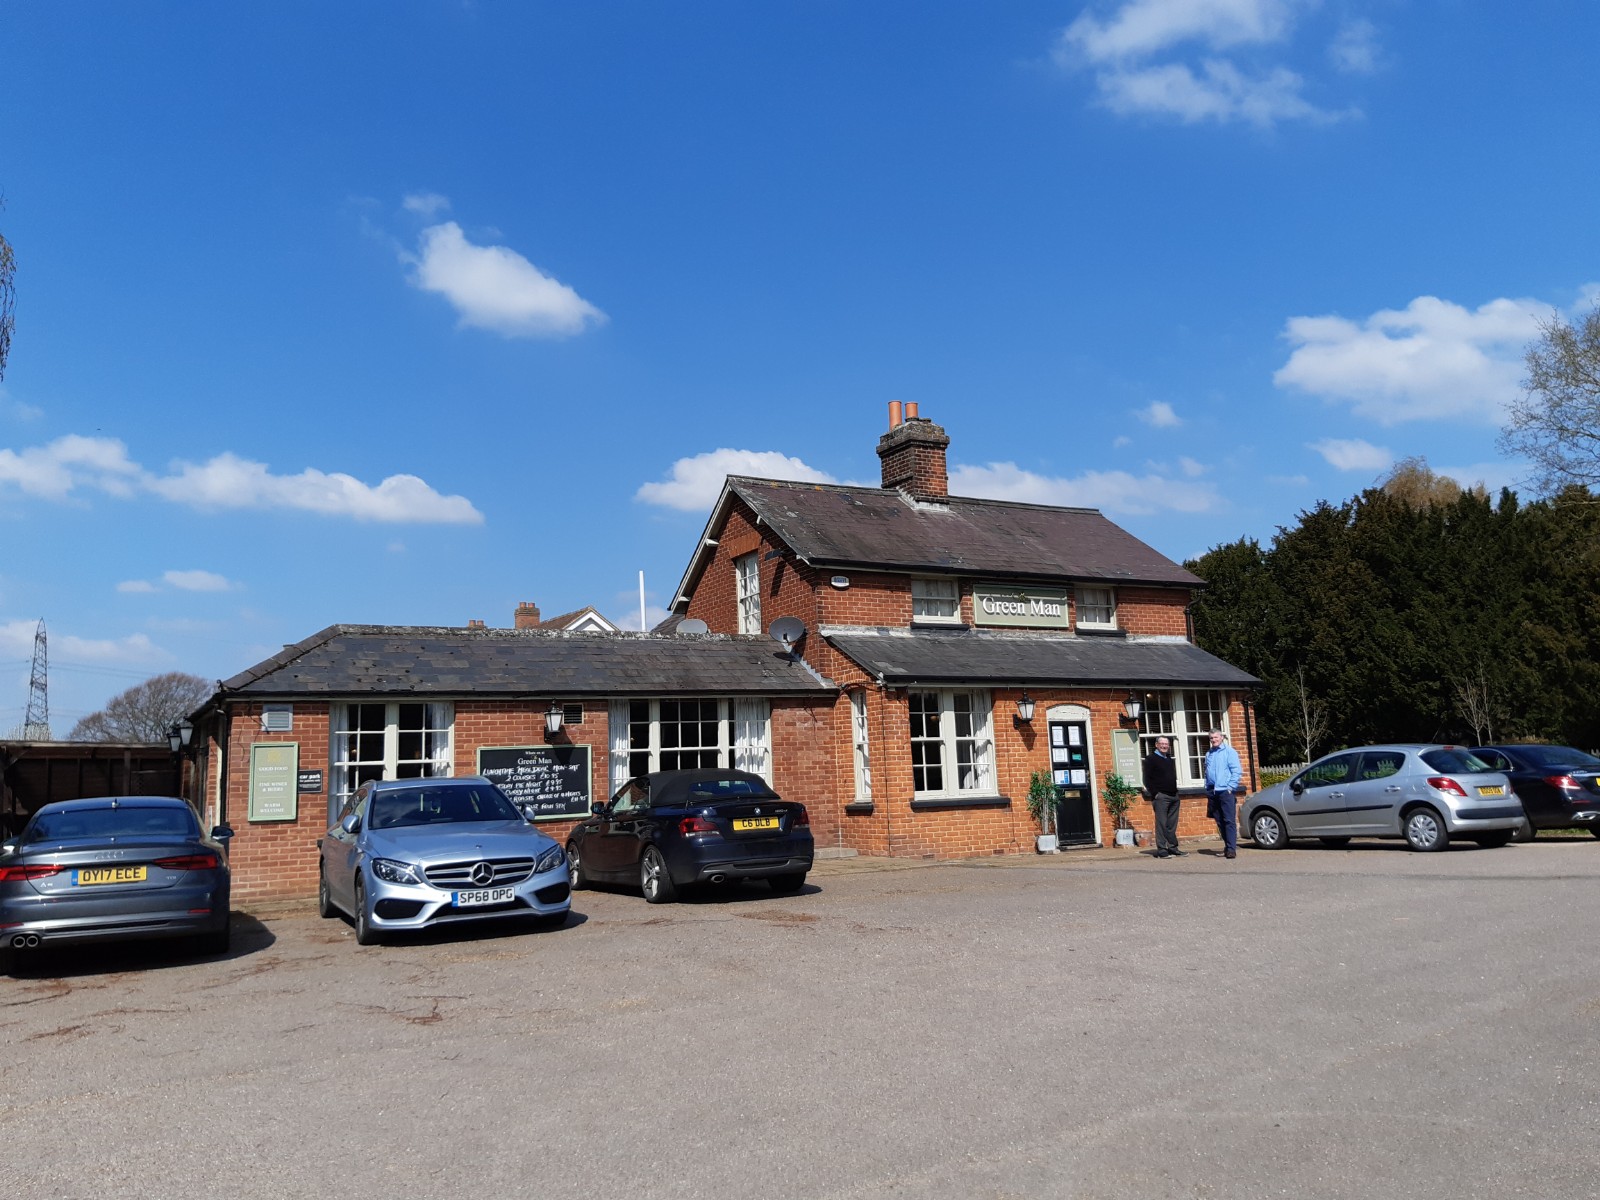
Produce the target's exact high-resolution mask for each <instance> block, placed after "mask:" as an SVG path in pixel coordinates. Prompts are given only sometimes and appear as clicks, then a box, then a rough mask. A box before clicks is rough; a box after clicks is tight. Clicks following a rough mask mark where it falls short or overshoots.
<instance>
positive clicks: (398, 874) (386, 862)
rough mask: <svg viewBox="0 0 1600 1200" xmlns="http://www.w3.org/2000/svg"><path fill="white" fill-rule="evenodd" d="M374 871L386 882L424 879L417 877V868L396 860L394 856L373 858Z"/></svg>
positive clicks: (416, 881)
mask: <svg viewBox="0 0 1600 1200" xmlns="http://www.w3.org/2000/svg"><path fill="white" fill-rule="evenodd" d="M372 873H373V874H374V875H376V876H377V877H378V878H379V879H381V880H383V881H384V882H385V883H416V884H420V883H421V882H422V880H420V879H418V878H417V869H416V868H415V867H413V866H412V865H411V864H410V863H403V862H396V861H395V860H394V859H392V858H375V859H373V860H372Z"/></svg>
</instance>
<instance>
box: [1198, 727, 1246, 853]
mask: <svg viewBox="0 0 1600 1200" xmlns="http://www.w3.org/2000/svg"><path fill="white" fill-rule="evenodd" d="M1243 778H1244V768H1243V767H1242V766H1240V764H1239V752H1238V751H1237V750H1235V749H1234V748H1233V747H1232V746H1230V745H1228V738H1227V735H1226V734H1224V733H1223V732H1222V730H1220V729H1213V730H1212V731H1211V749H1210V750H1208V751H1206V816H1208V817H1210V818H1211V819H1212V820H1214V821H1215V822H1216V823H1217V834H1218V836H1220V837H1221V838H1222V855H1223V857H1224V858H1237V857H1238V856H1239V802H1238V801H1237V800H1236V799H1235V798H1234V793H1235V792H1237V791H1238V790H1239V781H1240V780H1241V779H1243Z"/></svg>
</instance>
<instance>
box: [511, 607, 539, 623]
mask: <svg viewBox="0 0 1600 1200" xmlns="http://www.w3.org/2000/svg"><path fill="white" fill-rule="evenodd" d="M514 616H515V619H516V626H515V627H516V628H517V629H537V628H539V606H538V605H537V604H535V603H534V602H533V601H531V600H524V601H523V602H522V603H521V604H519V605H517V611H516V613H515V614H514Z"/></svg>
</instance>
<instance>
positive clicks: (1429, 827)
mask: <svg viewBox="0 0 1600 1200" xmlns="http://www.w3.org/2000/svg"><path fill="white" fill-rule="evenodd" d="M1240 818H1241V822H1242V824H1243V825H1244V828H1246V829H1247V830H1249V831H1250V837H1251V840H1253V841H1254V842H1255V844H1256V845H1257V846H1259V847H1261V848H1262V849H1263V850H1278V849H1281V848H1282V847H1284V846H1286V845H1288V844H1289V839H1290V838H1308V837H1314V838H1317V839H1319V840H1320V841H1322V842H1324V843H1325V844H1329V845H1335V846H1342V845H1344V844H1345V843H1347V842H1349V840H1350V839H1351V838H1353V837H1377V838H1404V839H1405V841H1406V844H1407V845H1408V846H1410V847H1411V849H1413V850H1443V849H1444V848H1445V847H1447V846H1448V845H1449V844H1450V839H1451V838H1452V837H1463V838H1469V839H1471V840H1472V841H1474V842H1477V843H1478V845H1480V846H1484V847H1493V846H1504V845H1505V844H1506V843H1507V842H1509V841H1510V840H1511V835H1512V834H1513V833H1514V832H1515V831H1516V829H1517V827H1518V826H1519V825H1520V824H1521V823H1522V804H1521V802H1520V801H1519V800H1518V799H1517V798H1516V796H1515V795H1514V794H1513V793H1512V791H1511V783H1510V780H1508V779H1507V778H1506V777H1505V776H1504V775H1502V774H1500V773H1499V772H1498V771H1495V770H1494V769H1493V768H1492V767H1490V766H1489V764H1488V763H1486V762H1484V761H1483V760H1482V759H1479V758H1476V757H1474V756H1473V754H1472V752H1471V751H1470V750H1467V749H1465V748H1463V747H1461V746H1434V745H1422V746H1418V745H1394V746H1358V747H1356V748H1354V749H1350V750H1340V751H1338V752H1337V753H1334V754H1329V755H1326V756H1325V757H1323V758H1319V759H1318V760H1317V761H1316V762H1314V763H1312V764H1311V765H1310V766H1308V767H1306V768H1305V769H1304V770H1302V771H1300V772H1298V773H1297V774H1295V775H1294V776H1293V777H1291V778H1289V779H1286V780H1285V781H1284V782H1282V783H1276V784H1273V785H1272V786H1271V787H1267V788H1263V789H1262V790H1261V791H1259V792H1256V793H1254V794H1252V795H1250V796H1247V797H1245V799H1244V800H1243V801H1242V802H1241V803H1240Z"/></svg>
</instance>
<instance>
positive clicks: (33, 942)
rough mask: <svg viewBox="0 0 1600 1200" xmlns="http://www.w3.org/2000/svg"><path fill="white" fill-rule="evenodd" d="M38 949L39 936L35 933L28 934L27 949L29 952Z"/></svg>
mask: <svg viewBox="0 0 1600 1200" xmlns="http://www.w3.org/2000/svg"><path fill="white" fill-rule="evenodd" d="M38 948H39V935H38V934H37V933H30V934H29V935H28V949H29V950H37V949H38Z"/></svg>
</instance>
